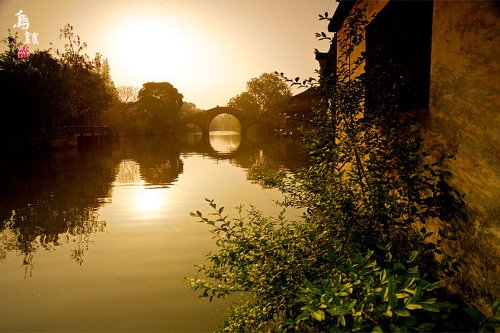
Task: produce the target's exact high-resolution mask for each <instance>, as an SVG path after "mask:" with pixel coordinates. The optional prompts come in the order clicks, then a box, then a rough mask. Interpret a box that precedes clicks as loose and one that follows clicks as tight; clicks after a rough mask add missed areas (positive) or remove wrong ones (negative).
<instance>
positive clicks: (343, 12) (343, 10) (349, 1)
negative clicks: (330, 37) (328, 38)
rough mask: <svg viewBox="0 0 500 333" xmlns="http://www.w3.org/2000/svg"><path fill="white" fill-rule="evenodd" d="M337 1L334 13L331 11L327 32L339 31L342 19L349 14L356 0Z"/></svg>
mask: <svg viewBox="0 0 500 333" xmlns="http://www.w3.org/2000/svg"><path fill="white" fill-rule="evenodd" d="M337 2H338V3H339V5H338V6H337V9H336V10H335V13H333V16H332V19H331V20H330V23H329V24H328V31H329V32H337V31H339V29H340V27H341V26H342V23H344V20H345V19H346V17H347V16H348V15H349V12H350V11H351V9H352V7H353V6H354V4H355V3H356V0H337Z"/></svg>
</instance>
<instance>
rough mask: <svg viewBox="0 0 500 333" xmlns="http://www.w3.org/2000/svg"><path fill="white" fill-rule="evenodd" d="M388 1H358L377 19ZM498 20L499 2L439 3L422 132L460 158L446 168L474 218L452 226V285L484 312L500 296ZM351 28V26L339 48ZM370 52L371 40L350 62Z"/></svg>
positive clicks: (438, 148)
mask: <svg viewBox="0 0 500 333" xmlns="http://www.w3.org/2000/svg"><path fill="white" fill-rule="evenodd" d="M388 2H389V0H369V1H363V0H359V1H357V3H356V4H355V5H354V8H356V6H366V12H365V14H366V16H367V18H368V20H369V21H371V20H372V16H373V15H376V13H378V12H380V11H381V10H382V9H383V8H384V6H386V5H387V3H388ZM352 12H353V11H352V10H351V13H352ZM499 16H500V2H498V1H474V0H470V1H469V0H440V1H434V8H433V21H432V49H431V77H430V81H431V82H430V92H429V93H430V105H429V109H430V117H429V119H428V120H427V122H426V123H425V124H424V132H423V135H424V138H425V139H426V140H425V142H426V145H427V147H426V149H429V150H430V151H432V152H434V154H435V155H440V154H441V153H445V154H453V155H454V156H455V157H454V158H453V159H451V160H449V161H448V163H447V168H448V169H449V171H450V172H451V174H452V176H451V178H450V182H451V185H452V186H453V187H454V188H455V189H456V190H458V191H459V192H460V193H462V194H465V197H464V201H465V203H466V207H465V210H466V215H467V217H466V218H465V219H464V221H462V222H461V223H460V225H454V226H453V227H454V229H455V230H456V231H457V232H458V241H457V242H450V244H449V246H450V247H449V248H448V251H449V253H450V254H455V255H457V256H459V257H460V260H461V263H462V265H461V267H460V269H459V272H458V274H456V275H455V276H453V277H452V278H450V279H449V280H448V281H447V286H448V288H449V289H450V290H452V291H453V292H457V293H458V294H461V295H462V296H463V297H464V298H465V299H466V300H467V301H468V302H470V303H472V305H474V306H476V307H477V308H479V309H480V310H482V311H483V312H485V313H487V312H488V311H489V310H488V309H489V308H490V305H491V303H492V301H494V300H497V299H500V283H499V282H498V281H499V278H498V277H499V276H500V20H499ZM345 29H346V27H345V22H344V26H342V27H341V28H340V29H339V31H338V32H337V36H338V44H337V47H338V49H339V51H340V49H341V48H342V45H341V43H342V41H343V36H344V35H345ZM363 51H365V43H362V44H360V45H359V46H358V47H357V49H356V51H355V54H354V56H353V58H352V59H351V61H352V60H354V58H356V57H357V56H359V55H360V54H361V52H363ZM339 56H340V52H339ZM361 70H362V67H361V68H360V70H359V71H358V72H357V73H356V75H357V74H359V73H360V71H361Z"/></svg>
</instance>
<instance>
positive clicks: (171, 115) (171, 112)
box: [139, 82, 184, 134]
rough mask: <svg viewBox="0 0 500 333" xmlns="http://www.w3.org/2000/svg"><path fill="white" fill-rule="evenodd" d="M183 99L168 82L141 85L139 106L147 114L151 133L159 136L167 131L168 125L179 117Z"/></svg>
mask: <svg viewBox="0 0 500 333" xmlns="http://www.w3.org/2000/svg"><path fill="white" fill-rule="evenodd" d="M183 97H184V96H182V94H181V93H179V91H178V90H177V88H175V87H174V86H173V85H171V84H170V83H168V82H147V83H144V84H143V85H142V88H141V90H139V104H140V105H141V106H142V108H143V109H145V110H146V111H147V113H148V114H149V116H150V118H151V125H152V130H153V132H155V133H156V134H159V133H165V132H167V131H168V130H169V125H170V124H172V122H173V121H175V120H176V119H177V118H178V117H179V111H180V109H181V107H182V104H183V103H184V102H183V100H182V99H183Z"/></svg>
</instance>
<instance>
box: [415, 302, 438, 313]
mask: <svg viewBox="0 0 500 333" xmlns="http://www.w3.org/2000/svg"><path fill="white" fill-rule="evenodd" d="M418 304H420V305H421V306H422V310H425V311H430V312H439V311H440V309H439V306H438V305H435V304H427V303H418Z"/></svg>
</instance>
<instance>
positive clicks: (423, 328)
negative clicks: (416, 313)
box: [417, 323, 435, 332]
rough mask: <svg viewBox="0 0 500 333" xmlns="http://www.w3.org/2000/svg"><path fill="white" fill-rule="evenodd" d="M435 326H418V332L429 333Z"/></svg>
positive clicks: (424, 324)
mask: <svg viewBox="0 0 500 333" xmlns="http://www.w3.org/2000/svg"><path fill="white" fill-rule="evenodd" d="M434 326H435V324H433V323H423V324H420V325H418V327H417V330H418V331H419V332H429V331H431V330H432V329H433V328H434Z"/></svg>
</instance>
